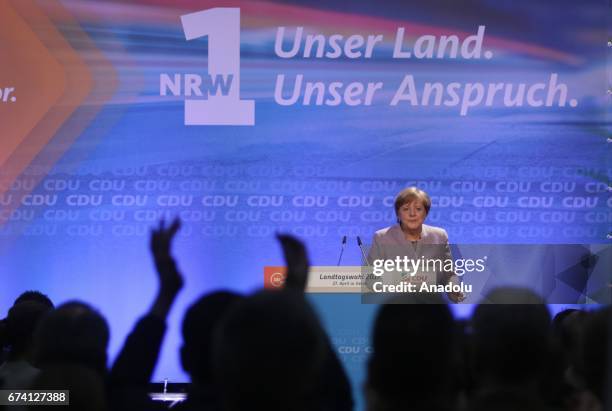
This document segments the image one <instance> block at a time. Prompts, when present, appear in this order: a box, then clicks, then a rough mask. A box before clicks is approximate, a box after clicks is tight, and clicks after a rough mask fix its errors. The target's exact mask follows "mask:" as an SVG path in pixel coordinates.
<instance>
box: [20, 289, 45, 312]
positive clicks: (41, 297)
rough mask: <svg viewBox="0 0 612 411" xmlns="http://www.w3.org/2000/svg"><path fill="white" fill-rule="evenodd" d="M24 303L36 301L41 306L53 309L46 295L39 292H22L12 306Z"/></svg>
mask: <svg viewBox="0 0 612 411" xmlns="http://www.w3.org/2000/svg"><path fill="white" fill-rule="evenodd" d="M24 301H36V302H39V303H41V304H43V305H46V306H47V307H49V308H55V306H54V305H53V302H52V301H51V299H50V298H49V297H48V296H47V295H45V294H43V293H41V292H40V291H34V290H30V291H24V292H23V293H21V294H20V295H19V297H17V298H16V299H15V302H14V303H13V305H16V304H18V303H22V302H24Z"/></svg>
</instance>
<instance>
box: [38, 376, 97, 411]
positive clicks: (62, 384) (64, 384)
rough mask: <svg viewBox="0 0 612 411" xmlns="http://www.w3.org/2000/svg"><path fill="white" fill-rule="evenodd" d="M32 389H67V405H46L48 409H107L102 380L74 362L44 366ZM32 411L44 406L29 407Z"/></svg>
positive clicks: (72, 410) (95, 410) (94, 410)
mask: <svg viewBox="0 0 612 411" xmlns="http://www.w3.org/2000/svg"><path fill="white" fill-rule="evenodd" d="M31 389H33V390H43V391H46V390H68V391H69V392H70V393H69V402H70V405H68V406H58V405H53V406H48V407H47V408H48V409H50V410H56V409H62V410H69V411H107V410H108V405H107V400H106V392H105V386H104V380H103V378H102V376H101V375H100V374H99V373H97V372H95V371H94V370H92V369H90V368H88V367H84V366H81V365H75V364H56V365H51V366H49V367H47V368H45V369H44V370H43V371H42V372H41V373H40V374H39V375H38V377H37V378H36V379H35V380H34V383H33V384H32V386H31ZM31 409H32V410H33V411H36V410H40V409H46V407H45V406H40V405H37V406H35V407H31Z"/></svg>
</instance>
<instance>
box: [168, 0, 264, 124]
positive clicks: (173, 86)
mask: <svg viewBox="0 0 612 411" xmlns="http://www.w3.org/2000/svg"><path fill="white" fill-rule="evenodd" d="M181 22H182V25H183V31H184V33H185V38H186V39H187V40H188V41H191V40H197V39H200V38H202V37H206V36H208V74H206V75H199V74H184V75H181V74H174V75H173V76H172V77H171V76H170V75H169V74H167V73H163V74H161V75H160V82H159V90H160V91H159V93H160V95H161V96H167V95H169V94H170V95H173V96H181V95H184V96H185V125H188V126H212V125H221V126H252V125H254V124H255V102H254V101H253V100H241V99H240V9H239V8H227V7H217V8H213V9H208V10H202V11H198V12H195V13H190V14H185V15H183V16H181Z"/></svg>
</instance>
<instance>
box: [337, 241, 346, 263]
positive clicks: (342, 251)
mask: <svg viewBox="0 0 612 411" xmlns="http://www.w3.org/2000/svg"><path fill="white" fill-rule="evenodd" d="M345 245H346V236H343V237H342V245H341V246H340V257H338V265H340V261H342V254H344V246H345Z"/></svg>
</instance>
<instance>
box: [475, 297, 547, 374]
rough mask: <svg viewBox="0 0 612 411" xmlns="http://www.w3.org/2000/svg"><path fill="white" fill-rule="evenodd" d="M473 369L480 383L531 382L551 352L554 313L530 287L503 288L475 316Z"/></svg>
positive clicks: (478, 309)
mask: <svg viewBox="0 0 612 411" xmlns="http://www.w3.org/2000/svg"><path fill="white" fill-rule="evenodd" d="M472 331H473V334H472V343H473V370H474V372H475V377H476V380H477V382H478V383H480V384H481V385H483V384H485V383H486V384H499V385H502V384H503V385H508V384H509V385H510V386H512V385H514V384H519V385H520V384H530V383H534V382H535V381H534V380H537V378H538V377H539V376H540V375H541V373H542V372H543V371H544V368H545V367H546V366H547V364H548V360H549V357H548V356H549V354H550V351H549V349H550V313H549V312H548V308H547V307H546V305H544V301H543V300H542V299H541V298H540V297H538V296H537V295H536V294H534V293H532V292H531V291H528V290H523V289H514V288H500V289H497V290H494V291H493V292H491V293H490V294H489V295H487V298H486V299H485V302H484V303H482V304H480V305H478V307H477V308H476V310H475V311H474V315H473V317H472Z"/></svg>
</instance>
